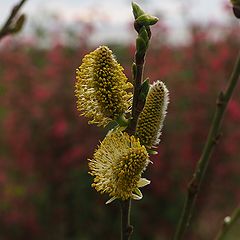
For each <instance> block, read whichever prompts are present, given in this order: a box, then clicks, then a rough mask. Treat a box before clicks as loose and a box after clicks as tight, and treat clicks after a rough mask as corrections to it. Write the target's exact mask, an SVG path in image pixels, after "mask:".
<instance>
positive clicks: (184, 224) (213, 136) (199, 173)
mask: <svg viewBox="0 0 240 240" xmlns="http://www.w3.org/2000/svg"><path fill="white" fill-rule="evenodd" d="M239 75H240V54H239V56H238V58H237V60H236V63H235V66H234V69H233V72H232V74H231V76H230V78H229V84H228V87H227V88H226V90H225V92H220V94H219V97H218V99H217V104H216V110H215V114H214V117H213V120H212V124H211V128H210V131H209V133H208V137H207V141H206V143H205V146H204V148H203V151H202V155H201V157H200V159H199V161H198V163H197V166H196V169H195V172H194V174H193V177H192V179H191V181H190V184H189V186H188V192H187V197H186V200H185V203H184V207H183V211H182V215H181V218H180V221H179V223H178V227H177V231H176V233H175V236H174V240H180V239H183V236H184V233H185V231H186V229H187V228H188V226H189V223H190V219H191V216H192V213H193V210H194V207H195V201H196V198H197V195H198V192H199V190H200V187H201V183H202V180H203V179H204V177H205V173H206V170H207V167H208V164H209V159H210V157H211V154H212V152H213V148H214V146H215V145H216V143H217V142H218V139H219V137H220V126H221V122H222V119H223V115H224V112H225V110H226V107H227V105H228V102H229V100H230V98H231V96H232V94H233V90H234V89H235V87H236V85H237V82H238V79H239Z"/></svg>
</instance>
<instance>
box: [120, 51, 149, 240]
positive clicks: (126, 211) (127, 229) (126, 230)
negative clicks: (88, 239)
mask: <svg viewBox="0 0 240 240" xmlns="http://www.w3.org/2000/svg"><path fill="white" fill-rule="evenodd" d="M144 60H145V55H144V56H143V57H142V59H137V57H136V54H135V62H136V74H135V76H134V79H133V82H134V93H133V105H132V119H131V122H130V124H129V126H128V128H127V129H126V132H127V133H128V134H130V135H134V134H135V132H136V126H137V120H138V117H139V114H140V112H141V111H142V108H143V106H142V104H139V101H138V99H139V93H140V88H141V84H142V75H143V67H144ZM121 211H122V230H121V231H122V234H121V235H122V240H128V239H130V235H131V234H132V231H133V226H132V225H131V224H130V211H131V199H128V200H126V201H122V203H121Z"/></svg>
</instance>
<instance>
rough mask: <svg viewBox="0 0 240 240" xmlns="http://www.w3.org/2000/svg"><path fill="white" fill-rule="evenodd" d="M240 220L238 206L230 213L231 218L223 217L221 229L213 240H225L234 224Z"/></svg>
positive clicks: (239, 208)
mask: <svg viewBox="0 0 240 240" xmlns="http://www.w3.org/2000/svg"><path fill="white" fill-rule="evenodd" d="M239 219H240V206H238V207H237V208H236V209H235V210H234V211H233V213H232V215H231V216H228V217H225V219H224V222H223V225H222V228H221V229H220V231H219V232H218V234H217V237H216V238H215V240H224V239H227V238H226V236H227V234H228V232H229V231H230V230H231V228H232V227H233V226H234V224H235V223H236V222H237V221H238V220H239Z"/></svg>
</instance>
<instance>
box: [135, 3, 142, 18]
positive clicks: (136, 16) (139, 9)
mask: <svg viewBox="0 0 240 240" xmlns="http://www.w3.org/2000/svg"><path fill="white" fill-rule="evenodd" d="M132 10H133V15H134V18H135V19H137V18H138V17H139V16H141V15H143V14H144V11H143V10H142V9H141V8H140V7H139V5H137V4H136V3H135V2H132Z"/></svg>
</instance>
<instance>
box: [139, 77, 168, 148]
mask: <svg viewBox="0 0 240 240" xmlns="http://www.w3.org/2000/svg"><path fill="white" fill-rule="evenodd" d="M168 102H169V97H168V90H167V88H166V86H165V85H164V83H163V82H161V81H156V82H155V83H153V85H151V87H150V89H149V93H148V95H147V98H146V103H145V106H144V108H143V111H142V112H141V113H140V115H139V119H138V123H137V128H136V136H137V137H138V138H139V139H140V142H141V144H143V145H145V146H147V147H152V146H156V145H157V144H158V143H159V142H160V139H159V137H160V135H161V129H162V126H163V121H164V119H165V116H166V110H167V106H168Z"/></svg>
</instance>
